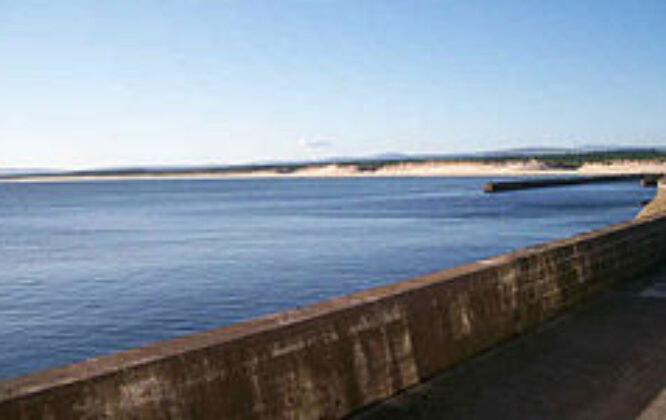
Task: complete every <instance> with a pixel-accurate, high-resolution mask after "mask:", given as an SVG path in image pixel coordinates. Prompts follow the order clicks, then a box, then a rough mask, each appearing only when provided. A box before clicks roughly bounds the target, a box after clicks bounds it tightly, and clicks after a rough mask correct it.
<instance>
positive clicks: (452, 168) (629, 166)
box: [0, 160, 666, 182]
mask: <svg viewBox="0 0 666 420" xmlns="http://www.w3.org/2000/svg"><path fill="white" fill-rule="evenodd" d="M642 173H666V162H664V161H614V162H611V163H585V164H583V165H582V166H581V167H579V168H577V169H562V168H556V167H550V166H548V165H547V164H545V163H543V162H541V161H537V160H531V161H521V162H501V163H490V162H478V161H455V162H441V161H440V162H399V163H389V164H386V165H384V166H381V167H379V168H377V169H375V170H368V169H367V168H364V167H363V164H327V165H310V166H306V167H303V168H299V169H295V170H293V171H291V172H284V171H278V170H277V169H274V170H273V169H271V170H267V169H257V170H243V171H233V170H229V171H225V172H204V171H202V172H197V171H188V172H172V173H168V172H167V173H150V172H147V173H140V174H127V175H124V174H112V173H110V174H109V175H104V174H95V175H83V174H81V175H78V174H72V175H67V174H64V175H36V176H25V177H12V178H5V179H0V181H4V182H70V181H93V180H127V179H220V178H299V177H300V178H325V177H417V176H423V177H436V176H447V177H475V176H547V175H560V176H576V175H581V176H584V175H618V174H642Z"/></svg>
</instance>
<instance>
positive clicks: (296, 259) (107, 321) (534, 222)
mask: <svg viewBox="0 0 666 420" xmlns="http://www.w3.org/2000/svg"><path fill="white" fill-rule="evenodd" d="M486 181H487V180H486V179H481V178H472V179H456V178H402V179H400V178H393V179H278V180H275V179H273V180H269V179H266V180H196V181H193V180H169V181H166V180H160V181H155V180H152V181H150V180H148V181H101V182H81V183H52V184H47V183H44V184H40V183H34V184H10V183H5V184H2V183H0V378H6V377H9V376H13V375H17V374H22V373H26V372H29V371H31V370H36V369H43V368H47V367H53V366H57V365H61V364H64V363H69V362H74V361H77V360H80V359H84V358H88V357H92V356H96V355H100V354H107V353H110V352H113V351H117V350H121V349H127V348H130V347H134V346H138V345H142V344H146V343H150V342H152V341H155V340H159V339H165V338H170V337H174V336H179V335H183V334H187V333H191V332H194V331H200V330H203V329H207V328H211V327H216V326H220V325H224V324H228V323H231V322H235V321H239V320H243V319H247V318H250V317H254V316H257V315H261V314H265V313H269V312H274V311H279V310H283V309H286V308H290V307H294V306H297V305H301V304H304V303H309V302H314V301H317V300H320V299H323V298H327V297H331V296H335V295H339V294H343V293H349V292H352V291H355V290H359V289H364V288H368V287H371V286H377V285H381V284H384V283H387V282H391V281H394V280H399V279H404V278H406V277H409V276H414V275H417V274H422V273H427V272H431V271H434V270H437V269H441V268H445V267H451V266H454V265H457V264H461V263H464V262H469V261H473V260H475V259H478V258H481V257H487V256H490V255H494V254H497V253H500V252H504V251H508V250H511V249H513V248H516V247H520V246H525V245H530V244H535V243H538V242H543V241H547V240H550V239H553V238H557V237H562V236H567V235H570V234H573V233H576V232H580V231H585V230H589V229H591V228H596V227H600V226H603V225H606V224H609V223H613V222H619V221H623V220H626V219H629V218H632V217H633V216H634V215H635V214H636V213H637V212H638V210H639V206H638V203H639V201H640V200H642V199H646V198H649V197H650V196H651V194H652V193H653V191H651V190H645V189H641V188H640V187H639V186H638V185H637V183H620V184H617V183H616V184H609V185H590V186H577V187H570V188H553V189H542V190H526V191H519V192H512V193H504V194H495V195H485V194H483V193H482V192H481V187H482V185H483V183H484V182H486Z"/></svg>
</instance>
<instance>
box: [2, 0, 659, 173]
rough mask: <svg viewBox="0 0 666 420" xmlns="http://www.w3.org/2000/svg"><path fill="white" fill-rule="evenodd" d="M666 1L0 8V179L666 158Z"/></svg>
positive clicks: (21, 2) (12, 3) (40, 4)
mask: <svg viewBox="0 0 666 420" xmlns="http://www.w3.org/2000/svg"><path fill="white" fill-rule="evenodd" d="M665 22H666V1H663V0H658V1H649V0H645V1H641V0H633V1H612V0H605V1H585V0H552V1H547V0H543V1H528V0H524V1H500V0H488V1H474V0H464V1H463V0H461V1H406V0H405V1H391V0H384V1H371V0H368V1H364V0H349V1H346V0H335V1H333V0H330V1H329V0H319V1H317V0H307V1H306V0H301V1H288V0H280V1H277V0H270V1H268V0H267V1H253V0H244V1H241V0H239V1H222V0H220V1H195V0H182V1H168V0H166V1H165V0H159V1H158V0H155V1H140V0H139V1H136V0H131V1H130V0H127V1H123V0H120V1H117V0H114V1H91V0H86V1H83V0H82V1H67V0H58V1H50V0H42V1H30V0H0V60H1V61H0V167H3V166H4V167H62V168H66V167H97V166H109V165H114V166H117V165H136V164H151V165H155V164H208V163H232V162H247V161H255V160H265V159H302V158H312V157H324V156H335V155H364V154H373V153H383V152H408V153H422V152H433V153H455V152H465V151H475V150H487V149H499V148H504V147H527V146H536V145H538V146H558V145H562V146H570V145H588V144H604V145H608V144H622V145H645V144H649V145H654V144H666V23H665Z"/></svg>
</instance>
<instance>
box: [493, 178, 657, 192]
mask: <svg viewBox="0 0 666 420" xmlns="http://www.w3.org/2000/svg"><path fill="white" fill-rule="evenodd" d="M659 177H660V175H657V174H624V175H601V176H569V177H557V178H538V179H527V180H525V179H521V180H516V181H497V182H488V183H486V184H485V185H484V186H483V191H485V192H487V193H498V192H504V191H516V190H525V189H530V188H549V187H565V186H570V185H582V184H599V183H608V182H626V181H633V180H640V181H641V183H642V184H643V185H644V186H654V185H656V182H657V180H658V179H659Z"/></svg>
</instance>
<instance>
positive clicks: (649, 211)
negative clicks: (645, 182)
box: [638, 180, 666, 218]
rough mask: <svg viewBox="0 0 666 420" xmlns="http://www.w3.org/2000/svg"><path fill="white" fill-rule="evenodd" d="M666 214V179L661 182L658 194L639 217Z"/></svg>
mask: <svg viewBox="0 0 666 420" xmlns="http://www.w3.org/2000/svg"><path fill="white" fill-rule="evenodd" d="M658 214H666V181H664V180H662V181H660V182H659V187H658V189H657V196H656V197H655V198H654V199H653V200H652V201H650V202H649V203H648V204H647V205H646V206H645V207H643V210H641V212H640V213H639V214H638V217H639V218H642V217H650V216H654V215H658Z"/></svg>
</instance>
